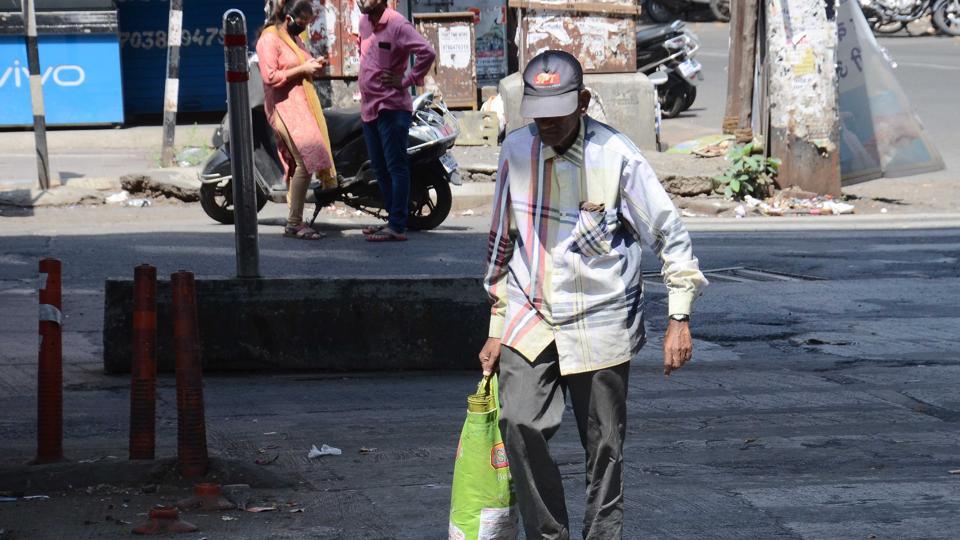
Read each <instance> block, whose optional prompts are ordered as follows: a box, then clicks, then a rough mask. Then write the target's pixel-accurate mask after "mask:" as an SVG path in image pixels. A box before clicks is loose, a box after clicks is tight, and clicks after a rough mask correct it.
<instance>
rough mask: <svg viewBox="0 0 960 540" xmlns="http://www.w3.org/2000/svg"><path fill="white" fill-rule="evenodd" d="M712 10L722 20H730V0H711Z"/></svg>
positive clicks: (715, 16) (716, 17)
mask: <svg viewBox="0 0 960 540" xmlns="http://www.w3.org/2000/svg"><path fill="white" fill-rule="evenodd" d="M710 11H711V12H712V13H713V16H714V18H715V19H717V20H718V21H720V22H730V0H710Z"/></svg>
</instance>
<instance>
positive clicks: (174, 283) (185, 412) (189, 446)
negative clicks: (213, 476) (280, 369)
mask: <svg viewBox="0 0 960 540" xmlns="http://www.w3.org/2000/svg"><path fill="white" fill-rule="evenodd" d="M170 287H171V290H172V292H173V309H172V312H173V351H174V355H175V357H176V372H177V461H178V468H179V470H180V475H181V476H183V477H184V478H196V477H199V476H203V475H204V474H206V473H207V466H208V459H207V428H206V423H205V420H204V413H203V368H202V366H201V363H200V336H199V334H200V331H199V326H198V320H197V289H196V283H195V282H194V279H193V273H192V272H185V271H183V270H181V271H179V272H176V273H174V274H173V275H172V276H170Z"/></svg>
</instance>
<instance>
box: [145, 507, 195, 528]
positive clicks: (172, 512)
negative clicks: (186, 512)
mask: <svg viewBox="0 0 960 540" xmlns="http://www.w3.org/2000/svg"><path fill="white" fill-rule="evenodd" d="M199 530H200V528H199V527H197V526H196V525H194V524H193V523H190V522H188V521H183V520H181V519H180V512H178V511H177V509H176V508H174V507H172V506H155V507H153V508H152V509H151V510H150V515H149V517H148V518H147V521H145V522H143V523H141V524H139V525H137V526H136V527H134V528H133V530H132V531H130V532H132V533H133V534H144V535H147V534H149V535H152V534H180V533H191V532H197V531H199Z"/></svg>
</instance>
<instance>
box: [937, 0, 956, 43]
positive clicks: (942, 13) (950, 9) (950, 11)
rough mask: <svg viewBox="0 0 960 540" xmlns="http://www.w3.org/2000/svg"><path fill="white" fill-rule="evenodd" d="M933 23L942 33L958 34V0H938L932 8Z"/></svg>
mask: <svg viewBox="0 0 960 540" xmlns="http://www.w3.org/2000/svg"><path fill="white" fill-rule="evenodd" d="M933 24H934V26H936V27H937V29H939V30H940V31H941V32H943V33H944V34H949V35H951V36H960V0H940V1H939V2H937V4H936V5H935V6H934V8H933Z"/></svg>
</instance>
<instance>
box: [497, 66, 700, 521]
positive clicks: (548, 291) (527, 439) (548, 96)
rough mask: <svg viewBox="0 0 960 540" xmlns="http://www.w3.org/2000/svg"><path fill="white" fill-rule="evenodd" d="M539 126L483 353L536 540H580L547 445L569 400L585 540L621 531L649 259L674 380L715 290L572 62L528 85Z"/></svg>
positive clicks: (656, 186)
mask: <svg viewBox="0 0 960 540" xmlns="http://www.w3.org/2000/svg"><path fill="white" fill-rule="evenodd" d="M523 83H524V91H523V101H522V102H521V106H520V112H521V114H522V115H523V116H524V117H526V118H533V119H534V120H535V122H534V123H533V124H530V125H529V126H527V127H524V128H521V129H518V130H516V131H514V132H512V133H510V134H509V135H508V136H507V137H506V139H505V140H504V142H503V146H502V149H501V153H500V166H499V171H498V177H497V185H496V191H495V196H494V203H493V221H492V226H491V230H490V241H489V242H490V243H489V256H488V260H487V272H486V276H485V278H484V286H485V288H486V290H487V292H488V293H489V296H490V300H491V302H492V304H493V307H492V311H491V317H490V331H489V334H488V335H489V338H488V339H487V342H486V344H485V345H484V347H483V350H482V351H481V352H480V362H481V365H482V367H483V369H484V371H485V372H490V371H493V370H494V369H496V368H497V367H498V366H499V370H500V400H501V407H502V410H501V420H500V430H501V432H502V434H503V439H504V444H505V446H506V450H507V457H508V459H509V460H510V469H511V472H512V474H513V478H514V485H515V489H516V492H517V500H518V504H519V508H520V515H521V517H522V518H523V526H524V529H525V531H526V535H527V538H538V539H541V538H550V539H566V538H569V536H570V532H569V520H568V517H567V510H566V505H565V502H564V494H563V482H562V478H561V476H560V471H559V470H558V468H557V465H556V463H555V462H554V461H553V459H552V457H551V456H550V451H549V446H548V442H549V440H550V438H551V437H552V436H553V435H554V433H556V431H557V429H558V428H559V427H560V421H561V419H562V416H563V410H564V399H565V397H564V395H565V394H567V395H568V396H569V399H570V401H571V403H572V405H573V412H574V416H575V417H576V421H577V427H578V429H579V432H580V440H581V442H582V444H583V447H584V450H585V451H586V477H587V478H586V480H587V491H586V515H585V516H584V518H583V537H584V538H590V539H594V538H595V539H604V540H609V539H613V538H621V537H622V531H623V439H624V435H625V432H626V398H627V380H628V375H629V373H630V360H631V359H632V358H633V357H634V356H635V355H636V354H637V352H638V351H639V350H640V348H641V347H642V346H643V344H644V341H645V339H644V326H643V316H644V313H643V281H642V273H641V270H640V253H641V246H642V245H647V246H649V247H650V248H652V250H653V251H654V252H655V253H656V254H657V255H658V256H659V257H660V259H661V260H662V261H663V279H664V282H665V283H666V285H667V288H668V289H669V300H668V304H669V309H668V313H666V314H665V315H666V316H668V317H669V323H668V327H667V333H666V337H665V339H664V348H663V362H664V373H665V374H667V375H669V374H670V372H672V371H673V370H676V369H679V368H680V367H681V366H683V365H684V364H685V363H686V362H687V361H689V360H690V358H691V356H692V352H693V343H692V339H691V336H690V328H689V319H690V312H691V308H692V305H693V301H694V299H695V298H696V297H697V296H698V295H699V294H700V291H701V290H702V288H703V287H704V286H706V284H707V281H706V279H704V277H703V274H702V273H701V272H700V270H699V267H698V262H697V259H696V258H695V257H694V256H693V251H692V247H691V243H690V236H689V235H688V234H687V231H686V229H685V228H684V226H683V224H682V223H681V221H680V218H679V216H678V215H677V211H676V209H675V208H674V206H673V203H672V202H671V201H670V198H669V197H668V196H667V194H666V192H665V191H664V189H663V187H662V186H661V185H660V183H659V182H658V181H657V178H656V176H655V175H654V173H653V170H652V169H651V168H650V165H648V164H647V162H646V160H644V158H643V156H642V155H641V154H640V151H639V150H637V148H636V146H635V145H634V144H633V143H632V142H631V141H630V140H629V139H628V138H627V137H626V136H624V135H622V134H620V133H619V132H617V131H616V130H614V129H613V128H611V127H609V126H606V125H604V124H602V123H600V122H598V121H596V120H594V119H592V118H590V117H589V116H586V109H587V105H588V104H589V103H590V93H589V91H587V90H585V89H584V86H583V70H582V68H581V66H580V63H579V62H578V61H577V59H576V58H574V57H573V56H572V55H570V54H567V53H565V52H560V51H547V52H544V53H542V54H540V55H538V56H536V57H535V58H533V59H532V60H531V61H530V63H529V64H528V65H527V67H526V69H525V70H524V73H523Z"/></svg>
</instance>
